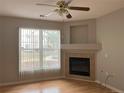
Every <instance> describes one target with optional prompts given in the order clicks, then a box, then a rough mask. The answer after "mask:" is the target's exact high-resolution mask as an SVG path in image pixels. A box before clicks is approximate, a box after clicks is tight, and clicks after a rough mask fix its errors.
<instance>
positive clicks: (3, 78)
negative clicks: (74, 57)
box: [0, 17, 62, 83]
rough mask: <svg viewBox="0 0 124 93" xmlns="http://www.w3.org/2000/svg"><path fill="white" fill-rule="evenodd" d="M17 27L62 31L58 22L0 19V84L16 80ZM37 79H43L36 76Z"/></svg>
mask: <svg viewBox="0 0 124 93" xmlns="http://www.w3.org/2000/svg"><path fill="white" fill-rule="evenodd" d="M19 27H29V28H47V29H62V25H61V23H59V22H49V21H41V20H39V21H38V20H30V19H21V18H11V17H0V83H8V82H15V81H17V80H18V29H19ZM1 45H2V46H1ZM60 74H61V73H57V74H56V76H60ZM51 76H52V75H51ZM37 78H38V79H40V78H43V77H42V76H40V77H38V76H37ZM44 78H46V77H44Z"/></svg>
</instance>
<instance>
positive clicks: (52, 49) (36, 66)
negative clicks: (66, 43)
mask: <svg viewBox="0 0 124 93" xmlns="http://www.w3.org/2000/svg"><path fill="white" fill-rule="evenodd" d="M60 69H61V63H60V31H59V30H44V29H30V28H20V29H19V74H20V76H21V77H22V76H25V75H27V74H32V75H33V74H35V73H48V72H49V73H53V72H56V71H60Z"/></svg>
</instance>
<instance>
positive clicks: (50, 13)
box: [40, 11, 54, 17]
mask: <svg viewBox="0 0 124 93" xmlns="http://www.w3.org/2000/svg"><path fill="white" fill-rule="evenodd" d="M53 12H54V11H52V12H50V13H48V14H46V15H40V17H48V16H50V15H52V14H53Z"/></svg>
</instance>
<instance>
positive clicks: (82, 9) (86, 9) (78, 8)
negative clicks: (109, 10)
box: [68, 6, 90, 11]
mask: <svg viewBox="0 0 124 93" xmlns="http://www.w3.org/2000/svg"><path fill="white" fill-rule="evenodd" d="M68 9H71V10H80V11H89V10H90V8H89V7H75V6H69V7H68Z"/></svg>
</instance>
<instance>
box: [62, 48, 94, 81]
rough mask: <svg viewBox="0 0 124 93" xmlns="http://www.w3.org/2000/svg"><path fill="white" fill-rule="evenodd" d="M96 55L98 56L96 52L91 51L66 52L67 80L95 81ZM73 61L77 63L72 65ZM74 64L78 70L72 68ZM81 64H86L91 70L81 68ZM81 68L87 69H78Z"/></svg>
mask: <svg viewBox="0 0 124 93" xmlns="http://www.w3.org/2000/svg"><path fill="white" fill-rule="evenodd" d="M95 55H96V52H95V51H91V50H71V49H70V50H64V63H65V65H64V68H65V69H64V73H65V76H66V77H67V78H73V79H82V80H93V81H94V80H95ZM77 59H78V60H77ZM71 61H75V62H72V63H71V64H70V62H71ZM84 61H85V62H84ZM81 62H82V63H81ZM85 63H86V64H85ZM74 64H75V65H77V67H76V68H72V67H71V66H72V65H74ZM80 64H85V65H87V66H88V67H89V68H87V67H85V66H79V65H80ZM79 67H80V68H83V67H85V69H83V70H82V69H81V70H80V69H78V68H79ZM87 72H89V73H87Z"/></svg>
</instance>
